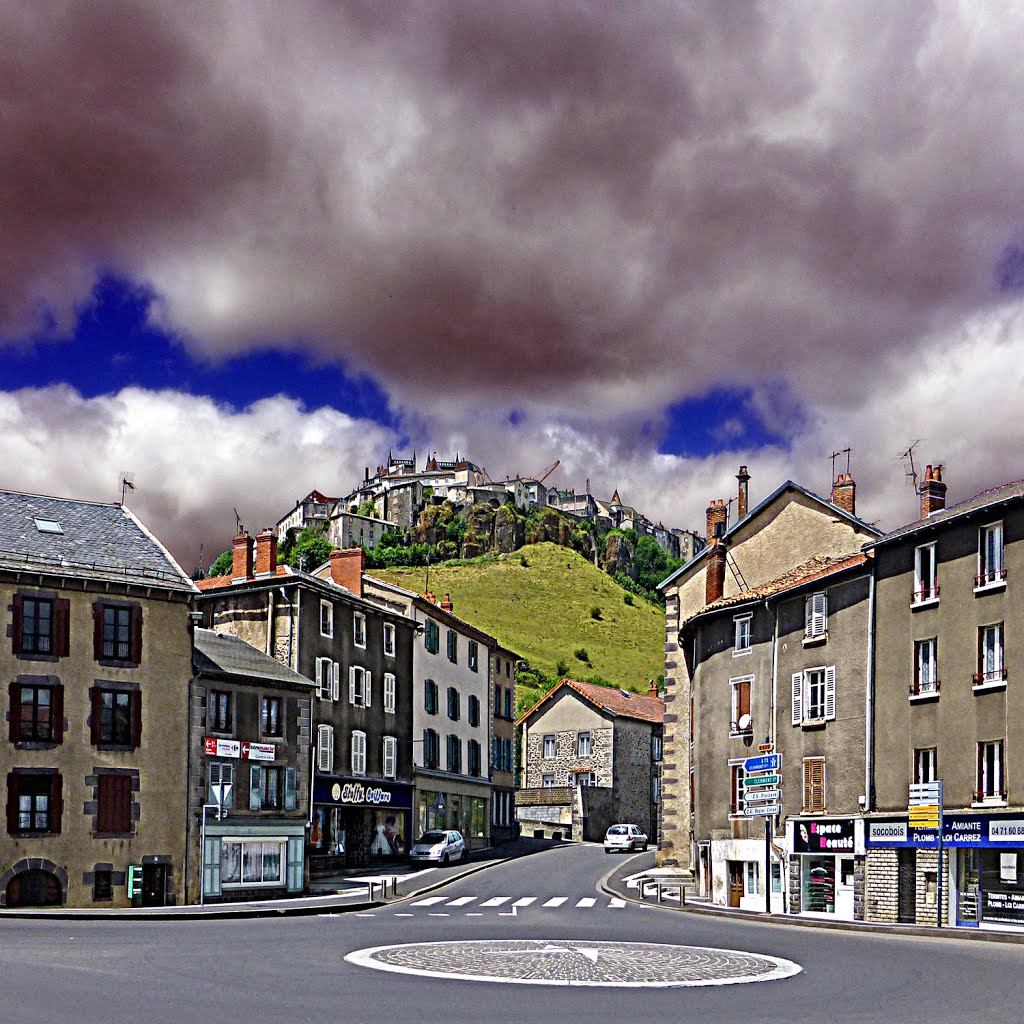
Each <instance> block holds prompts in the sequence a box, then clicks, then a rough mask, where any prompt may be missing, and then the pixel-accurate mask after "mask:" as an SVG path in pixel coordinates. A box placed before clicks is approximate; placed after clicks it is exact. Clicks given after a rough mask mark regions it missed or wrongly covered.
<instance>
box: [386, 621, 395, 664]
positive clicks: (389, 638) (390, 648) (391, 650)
mask: <svg viewBox="0 0 1024 1024" xmlns="http://www.w3.org/2000/svg"><path fill="white" fill-rule="evenodd" d="M384 656H385V657H387V658H393V657H394V656H395V627H394V624H393V623H391V622H385V623H384Z"/></svg>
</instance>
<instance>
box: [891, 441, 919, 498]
mask: <svg viewBox="0 0 1024 1024" xmlns="http://www.w3.org/2000/svg"><path fill="white" fill-rule="evenodd" d="M920 443H921V442H920V440H917V441H915V442H914V443H913V444H912V445H910V447H908V448H907V449H906V450H905V451H902V452H900V453H899V454H898V455H897V456H896V458H897V459H900V460H907V461H908V462H909V463H910V465H909V468H908V467H904V473H905V477H906V479H907V480H909V481H911V483H912V484H913V487H914V493H915V494H917V468H916V467H915V466H914V449H915V448H916V447H917V446H918V445H919V444H920Z"/></svg>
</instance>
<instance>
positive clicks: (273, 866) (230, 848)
mask: <svg viewBox="0 0 1024 1024" xmlns="http://www.w3.org/2000/svg"><path fill="white" fill-rule="evenodd" d="M284 847H285V842H284V840H272V841H270V842H263V841H259V840H244V839H243V840H236V839H227V838H225V839H223V840H222V841H221V848H220V881H221V885H222V886H224V887H225V888H230V887H236V886H260V885H266V886H271V885H283V884H284V874H283V871H284V864H285V859H284Z"/></svg>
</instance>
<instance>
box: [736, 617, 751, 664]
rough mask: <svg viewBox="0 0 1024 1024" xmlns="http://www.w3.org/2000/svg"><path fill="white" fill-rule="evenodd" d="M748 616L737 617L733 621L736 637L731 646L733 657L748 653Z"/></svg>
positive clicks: (749, 620) (749, 618)
mask: <svg viewBox="0 0 1024 1024" xmlns="http://www.w3.org/2000/svg"><path fill="white" fill-rule="evenodd" d="M750 622H751V616H750V615H737V616H736V617H735V618H734V619H733V623H734V624H735V630H736V637H735V644H734V646H733V652H732V653H733V657H735V656H736V655H738V654H749V653H750Z"/></svg>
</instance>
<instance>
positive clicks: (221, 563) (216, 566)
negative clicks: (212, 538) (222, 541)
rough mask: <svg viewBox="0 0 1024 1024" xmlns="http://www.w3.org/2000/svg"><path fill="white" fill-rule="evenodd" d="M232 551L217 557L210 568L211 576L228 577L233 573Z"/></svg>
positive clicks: (229, 550)
mask: <svg viewBox="0 0 1024 1024" xmlns="http://www.w3.org/2000/svg"><path fill="white" fill-rule="evenodd" d="M231 559H232V555H231V549H230V548H228V550H227V551H224V552H222V553H221V554H219V555H218V556H217V560H216V561H215V562H214V563H213V565H211V566H210V575H211V576H228V575H230V573H231Z"/></svg>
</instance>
